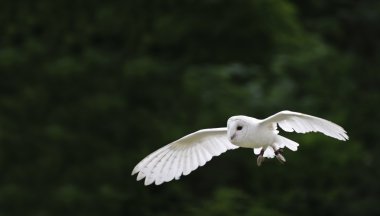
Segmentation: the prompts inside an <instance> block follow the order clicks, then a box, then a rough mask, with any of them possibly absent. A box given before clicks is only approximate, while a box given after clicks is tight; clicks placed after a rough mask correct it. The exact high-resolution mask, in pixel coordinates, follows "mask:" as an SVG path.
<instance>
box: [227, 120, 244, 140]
mask: <svg viewBox="0 0 380 216" xmlns="http://www.w3.org/2000/svg"><path fill="white" fill-rule="evenodd" d="M248 126H249V124H248V117H247V116H233V117H231V118H229V119H228V121H227V136H228V139H229V141H230V142H231V143H233V144H235V145H238V144H239V143H241V142H243V140H244V138H245V136H246V133H247V131H248Z"/></svg>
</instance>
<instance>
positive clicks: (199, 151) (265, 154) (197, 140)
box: [132, 111, 348, 185]
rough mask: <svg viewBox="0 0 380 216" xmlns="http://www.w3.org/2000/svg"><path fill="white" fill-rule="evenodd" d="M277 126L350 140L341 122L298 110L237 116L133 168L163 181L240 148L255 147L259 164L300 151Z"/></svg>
mask: <svg viewBox="0 0 380 216" xmlns="http://www.w3.org/2000/svg"><path fill="white" fill-rule="evenodd" d="M277 126H279V127H281V128H282V129H283V130H284V131H287V132H293V131H295V132H297V133H307V132H321V133H323V134H325V135H327V136H330V137H333V138H335V139H338V140H342V141H345V140H348V136H347V134H346V131H345V130H344V129H343V128H342V127H340V126H339V125H337V124H334V123H332V122H330V121H327V120H325V119H321V118H318V117H315V116H311V115H306V114H302V113H298V112H291V111H281V112H279V113H276V114H274V115H272V116H270V117H268V118H266V119H263V120H260V119H255V118H252V117H248V116H233V117H231V118H229V119H228V121H227V127H226V128H212V129H203V130H199V131H197V132H194V133H191V134H189V135H187V136H184V137H182V138H180V139H178V140H176V141H174V142H172V143H170V144H168V145H166V146H163V147H162V148H160V149H158V150H157V151H155V152H153V153H151V154H150V155H148V156H147V157H145V158H144V159H143V160H142V161H140V163H138V164H137V165H136V167H135V168H134V169H133V171H132V175H133V174H136V173H138V175H137V180H141V179H143V178H145V185H149V184H152V183H153V182H154V183H155V184H156V185H159V184H162V183H163V182H168V181H171V180H173V179H179V178H180V177H181V176H182V175H188V174H189V173H190V172H192V171H193V170H195V169H197V168H198V167H199V166H203V165H204V164H206V162H207V161H209V160H211V158H212V157H214V156H218V155H220V154H221V153H223V152H225V151H227V150H231V149H237V148H239V147H243V148H251V149H253V151H254V153H255V154H256V155H258V158H257V165H258V166H260V165H261V163H262V162H263V161H264V158H274V157H276V158H277V159H278V160H279V161H280V162H282V163H283V162H285V158H284V156H282V155H281V152H282V149H283V148H285V147H287V148H288V149H290V150H292V151H297V149H298V146H299V144H298V143H296V142H294V141H292V140H290V139H287V138H285V137H283V136H281V135H279V134H278V130H277Z"/></svg>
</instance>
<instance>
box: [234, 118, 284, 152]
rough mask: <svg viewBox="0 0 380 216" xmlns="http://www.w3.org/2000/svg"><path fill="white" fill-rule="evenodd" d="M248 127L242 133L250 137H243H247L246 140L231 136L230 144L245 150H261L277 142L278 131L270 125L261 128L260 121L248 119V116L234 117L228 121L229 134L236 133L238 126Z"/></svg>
mask: <svg viewBox="0 0 380 216" xmlns="http://www.w3.org/2000/svg"><path fill="white" fill-rule="evenodd" d="M243 123H244V125H246V126H244V127H243V128H242V132H243V133H244V134H245V135H247V134H249V136H241V137H245V138H244V139H241V138H240V139H239V138H238V137H236V136H235V137H234V138H233V139H231V137H232V136H233V135H232V134H230V136H229V139H230V142H231V143H232V144H234V145H237V146H239V147H243V148H260V147H267V146H271V145H273V143H274V142H275V140H276V135H277V133H276V132H277V131H276V130H275V128H274V127H273V126H272V125H270V126H267V127H261V126H260V120H258V119H255V118H252V117H248V116H233V117H231V118H229V119H228V121H227V128H228V129H229V130H228V134H229V133H232V132H233V131H234V129H233V128H234V127H235V128H236V126H237V125H239V124H243Z"/></svg>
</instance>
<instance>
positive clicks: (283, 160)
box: [275, 149, 286, 164]
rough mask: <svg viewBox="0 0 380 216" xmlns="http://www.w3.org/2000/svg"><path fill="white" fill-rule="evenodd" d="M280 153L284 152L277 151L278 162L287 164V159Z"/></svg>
mask: <svg viewBox="0 0 380 216" xmlns="http://www.w3.org/2000/svg"><path fill="white" fill-rule="evenodd" d="M280 152H282V150H281V149H279V150H277V151H275V154H276V158H277V160H278V161H279V162H280V163H282V164H283V163H285V162H286V159H285V157H284V156H282V154H280Z"/></svg>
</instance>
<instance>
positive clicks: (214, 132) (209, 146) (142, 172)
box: [132, 128, 238, 185]
mask: <svg viewBox="0 0 380 216" xmlns="http://www.w3.org/2000/svg"><path fill="white" fill-rule="evenodd" d="M236 148H238V146H235V145H233V144H231V143H230V142H229V140H228V138H227V128H213V129H204V130H199V131H197V132H194V133H192V134H189V135H187V136H184V137H182V138H181V139H179V140H177V141H174V142H172V143H170V144H168V145H166V146H164V147H162V148H160V149H158V150H157V151H155V152H153V153H151V154H150V155H148V156H147V157H146V158H144V159H143V160H142V161H141V162H140V163H138V164H137V165H136V167H135V168H134V169H133V171H132V175H134V174H136V173H138V175H137V181H139V180H141V179H143V178H144V177H145V183H144V184H145V185H149V184H152V183H153V182H154V183H155V184H156V185H159V184H162V183H163V182H168V181H171V180H173V179H174V178H175V179H179V177H180V176H181V175H188V174H189V173H190V172H192V171H193V170H195V169H197V168H198V167H199V166H203V165H205V163H206V162H207V161H209V160H211V158H212V157H213V156H218V155H220V154H221V153H223V152H226V151H227V150H229V149H236Z"/></svg>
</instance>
